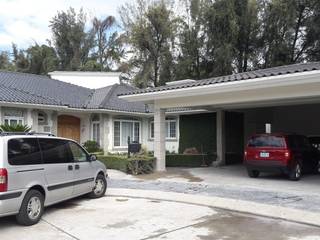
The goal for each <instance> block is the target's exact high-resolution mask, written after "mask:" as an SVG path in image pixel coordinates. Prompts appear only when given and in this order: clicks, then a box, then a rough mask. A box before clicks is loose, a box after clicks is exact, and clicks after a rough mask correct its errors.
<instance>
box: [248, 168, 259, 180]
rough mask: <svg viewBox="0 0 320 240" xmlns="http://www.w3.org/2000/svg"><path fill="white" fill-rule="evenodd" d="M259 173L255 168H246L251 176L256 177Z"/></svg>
mask: <svg viewBox="0 0 320 240" xmlns="http://www.w3.org/2000/svg"><path fill="white" fill-rule="evenodd" d="M259 174H260V172H259V171H257V170H249V169H248V175H249V177H251V178H257V177H259Z"/></svg>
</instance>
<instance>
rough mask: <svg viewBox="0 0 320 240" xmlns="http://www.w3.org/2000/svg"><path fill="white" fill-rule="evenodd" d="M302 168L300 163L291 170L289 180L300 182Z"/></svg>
mask: <svg viewBox="0 0 320 240" xmlns="http://www.w3.org/2000/svg"><path fill="white" fill-rule="evenodd" d="M301 173H302V168H301V164H300V163H296V165H295V166H294V167H293V168H292V169H291V170H290V173H289V179H290V180H292V181H298V180H299V179H300V178H301Z"/></svg>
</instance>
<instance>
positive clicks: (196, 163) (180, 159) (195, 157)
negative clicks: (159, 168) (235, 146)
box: [166, 154, 216, 167]
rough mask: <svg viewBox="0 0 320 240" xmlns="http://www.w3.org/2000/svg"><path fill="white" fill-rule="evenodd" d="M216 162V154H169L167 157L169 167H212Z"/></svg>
mask: <svg viewBox="0 0 320 240" xmlns="http://www.w3.org/2000/svg"><path fill="white" fill-rule="evenodd" d="M215 160H216V155H215V154H208V155H200V154H169V155H166V166H167V167H202V166H203V165H204V164H205V165H207V166H210V165H211V164H212V162H213V161H215Z"/></svg>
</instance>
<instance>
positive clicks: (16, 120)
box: [4, 116, 24, 126]
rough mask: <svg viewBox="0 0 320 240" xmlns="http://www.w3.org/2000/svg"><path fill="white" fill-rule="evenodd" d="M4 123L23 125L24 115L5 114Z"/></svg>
mask: <svg viewBox="0 0 320 240" xmlns="http://www.w3.org/2000/svg"><path fill="white" fill-rule="evenodd" d="M4 124H6V125H10V126H15V125H23V124H24V118H23V117H15V116H4Z"/></svg>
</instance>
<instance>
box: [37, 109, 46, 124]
mask: <svg viewBox="0 0 320 240" xmlns="http://www.w3.org/2000/svg"><path fill="white" fill-rule="evenodd" d="M47 119H48V118H47V114H45V113H44V112H39V113H38V124H39V125H45V124H47V122H48V121H47Z"/></svg>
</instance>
